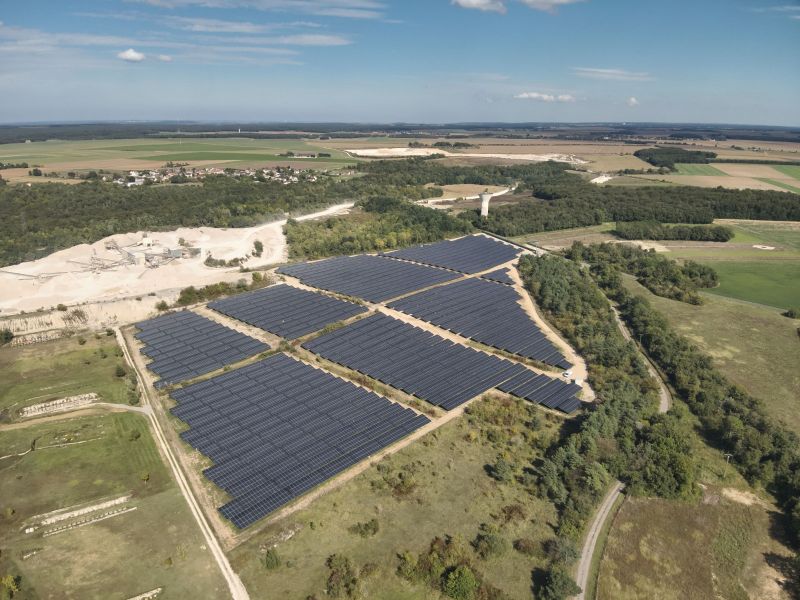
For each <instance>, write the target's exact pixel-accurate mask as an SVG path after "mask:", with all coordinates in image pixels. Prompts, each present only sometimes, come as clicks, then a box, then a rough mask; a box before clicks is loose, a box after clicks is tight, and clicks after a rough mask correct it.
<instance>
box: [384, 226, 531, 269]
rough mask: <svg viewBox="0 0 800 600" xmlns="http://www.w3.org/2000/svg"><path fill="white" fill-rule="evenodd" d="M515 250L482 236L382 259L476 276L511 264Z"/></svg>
mask: <svg viewBox="0 0 800 600" xmlns="http://www.w3.org/2000/svg"><path fill="white" fill-rule="evenodd" d="M519 252H520V251H519V249H517V248H515V247H514V246H511V245H510V244H505V243H503V242H501V241H498V240H495V239H493V238H489V237H486V236H485V235H470V236H467V237H463V238H459V239H457V240H446V241H444V242H436V243H435V244H425V245H423V246H413V247H411V248H404V249H402V250H395V251H394V252H387V253H386V256H391V257H392V258H399V259H401V260H411V261H414V262H419V263H423V264H426V265H433V266H435V267H442V268H445V269H452V270H453V271H460V272H461V273H470V274H471V273H480V272H481V271H485V270H486V269H491V268H492V267H495V266H497V265H501V264H503V263H506V262H508V261H510V260H513V259H515V258H516V257H517V255H518V254H519Z"/></svg>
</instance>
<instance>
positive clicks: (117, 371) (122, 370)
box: [114, 365, 128, 377]
mask: <svg viewBox="0 0 800 600" xmlns="http://www.w3.org/2000/svg"><path fill="white" fill-rule="evenodd" d="M127 374H128V371H127V370H126V369H125V367H123V366H122V365H117V367H116V368H115V369H114V375H116V376H117V377H125V375H127Z"/></svg>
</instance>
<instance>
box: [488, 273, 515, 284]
mask: <svg viewBox="0 0 800 600" xmlns="http://www.w3.org/2000/svg"><path fill="white" fill-rule="evenodd" d="M481 277H483V278H484V279H488V280H489V281H496V282H497V283H504V284H506V285H514V284H515V283H516V282H515V281H514V280H513V279H511V275H509V274H508V269H497V271H492V272H491V273H486V274H485V275H481Z"/></svg>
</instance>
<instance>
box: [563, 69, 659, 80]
mask: <svg viewBox="0 0 800 600" xmlns="http://www.w3.org/2000/svg"><path fill="white" fill-rule="evenodd" d="M572 71H573V72H574V73H575V74H576V75H577V76H578V77H586V78H587V79H605V80H609V81H650V80H652V79H653V78H652V77H651V76H650V73H644V72H634V71H625V70H624V69H595V68H588V67H573V68H572Z"/></svg>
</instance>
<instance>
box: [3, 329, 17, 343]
mask: <svg viewBox="0 0 800 600" xmlns="http://www.w3.org/2000/svg"><path fill="white" fill-rule="evenodd" d="M13 339H14V334H13V333H12V332H11V330H10V329H0V346H4V345H5V344H8V343H9V342H11V340H13Z"/></svg>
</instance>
